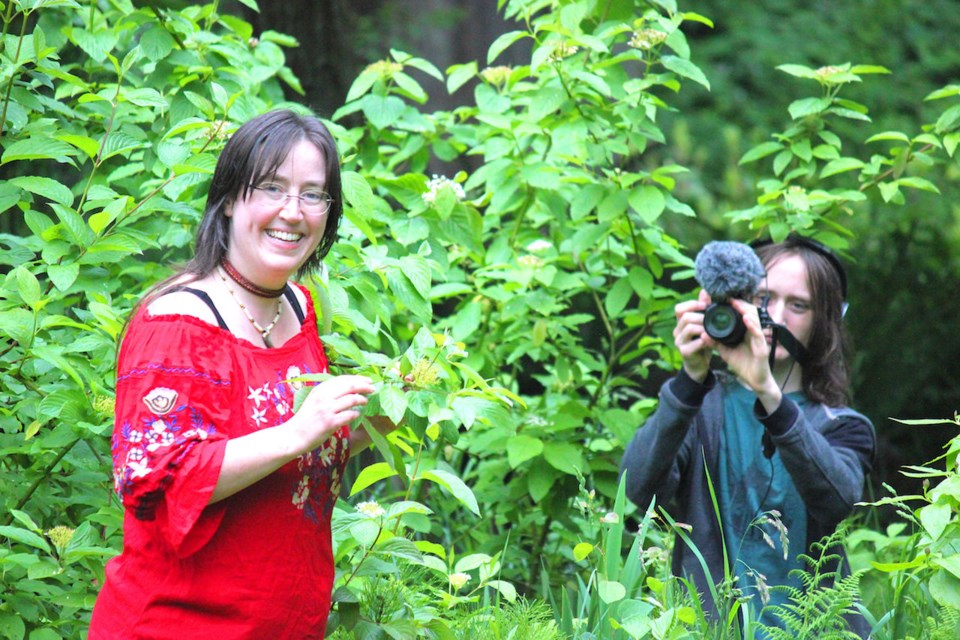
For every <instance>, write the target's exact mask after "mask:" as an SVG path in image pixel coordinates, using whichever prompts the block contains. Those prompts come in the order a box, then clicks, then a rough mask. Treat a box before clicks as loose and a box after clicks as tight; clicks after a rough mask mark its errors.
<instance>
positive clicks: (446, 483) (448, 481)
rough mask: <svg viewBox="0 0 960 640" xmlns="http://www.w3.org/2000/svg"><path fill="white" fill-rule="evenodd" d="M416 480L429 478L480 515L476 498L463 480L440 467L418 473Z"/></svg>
mask: <svg viewBox="0 0 960 640" xmlns="http://www.w3.org/2000/svg"><path fill="white" fill-rule="evenodd" d="M416 479H417V480H431V481H433V482H436V483H437V484H439V485H440V486H442V487H444V488H446V489H447V490H449V491H450V493H452V494H453V497H455V498H456V499H457V500H459V501H460V503H461V504H463V505H464V506H465V507H467V508H468V509H470V511H472V512H473V513H474V514H476V515H477V516H479V515H480V506H479V505H478V504H477V498H476V497H475V496H474V495H473V491H471V490H470V487H468V486H467V485H466V484H464V482H463V480H461V479H460V478H458V477H457V476H455V475H453V474H452V473H450V472H448V471H443V470H442V469H434V470H432V471H424V472H422V473H421V474H420V477H419V478H416Z"/></svg>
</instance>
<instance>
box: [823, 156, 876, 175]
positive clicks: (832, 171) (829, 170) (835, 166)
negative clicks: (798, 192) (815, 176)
mask: <svg viewBox="0 0 960 640" xmlns="http://www.w3.org/2000/svg"><path fill="white" fill-rule="evenodd" d="M864 166H865V165H864V163H863V161H862V160H858V159H857V158H837V159H836V160H831V161H830V162H828V163H827V164H825V165H823V169H821V170H820V178H821V179H823V178H829V177H830V176H834V175H837V174H838V173H843V172H845V171H854V170H857V169H862V168H863V167H864Z"/></svg>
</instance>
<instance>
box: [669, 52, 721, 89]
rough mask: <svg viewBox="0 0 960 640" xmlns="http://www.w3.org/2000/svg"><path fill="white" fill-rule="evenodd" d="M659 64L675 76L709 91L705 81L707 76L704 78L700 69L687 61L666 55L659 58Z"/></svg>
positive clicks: (708, 83) (708, 84) (707, 81)
mask: <svg viewBox="0 0 960 640" xmlns="http://www.w3.org/2000/svg"><path fill="white" fill-rule="evenodd" d="M660 62H661V63H662V64H663V66H665V67H666V68H667V69H669V70H670V71H673V72H674V73H676V74H677V75H679V76H682V77H684V78H688V79H690V80H693V81H694V82H696V83H698V84H700V85H703V86H704V87H705V88H706V89H707V90H708V91H709V90H710V81H709V80H707V76H705V75H704V73H703V71H701V70H700V67H698V66H697V65H695V64H693V63H692V62H690V61H689V60H685V59H683V58H679V57H677V56H669V55H668V56H663V57H662V58H660Z"/></svg>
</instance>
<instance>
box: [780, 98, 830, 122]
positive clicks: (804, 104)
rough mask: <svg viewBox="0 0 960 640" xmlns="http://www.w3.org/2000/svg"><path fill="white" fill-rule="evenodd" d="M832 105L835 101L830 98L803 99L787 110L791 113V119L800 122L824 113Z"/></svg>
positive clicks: (796, 101) (793, 103)
mask: <svg viewBox="0 0 960 640" xmlns="http://www.w3.org/2000/svg"><path fill="white" fill-rule="evenodd" d="M832 103H833V101H832V100H831V99H830V98H802V99H800V100H795V101H794V102H792V103H791V104H790V107H789V108H788V109H787V110H788V111H789V112H790V117H791V118H793V119H794V120H799V119H800V118H805V117H806V116H812V115H816V114H818V113H823V112H824V111H826V110H827V109H829V108H830V105H831V104H832Z"/></svg>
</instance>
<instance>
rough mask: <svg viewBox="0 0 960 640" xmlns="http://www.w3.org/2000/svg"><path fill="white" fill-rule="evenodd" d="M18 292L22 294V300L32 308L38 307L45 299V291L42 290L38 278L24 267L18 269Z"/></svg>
mask: <svg viewBox="0 0 960 640" xmlns="http://www.w3.org/2000/svg"><path fill="white" fill-rule="evenodd" d="M16 275H17V291H18V292H19V293H20V299H21V300H23V301H24V302H25V303H26V304H27V305H28V306H30V307H32V308H34V309H35V308H36V307H37V303H39V302H40V299H41V298H42V297H43V291H42V289H41V288H40V282H39V281H38V280H37V277H36V276H35V275H33V273H32V272H30V270H29V269H27V268H26V267H23V266H19V267H17V268H16Z"/></svg>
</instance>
